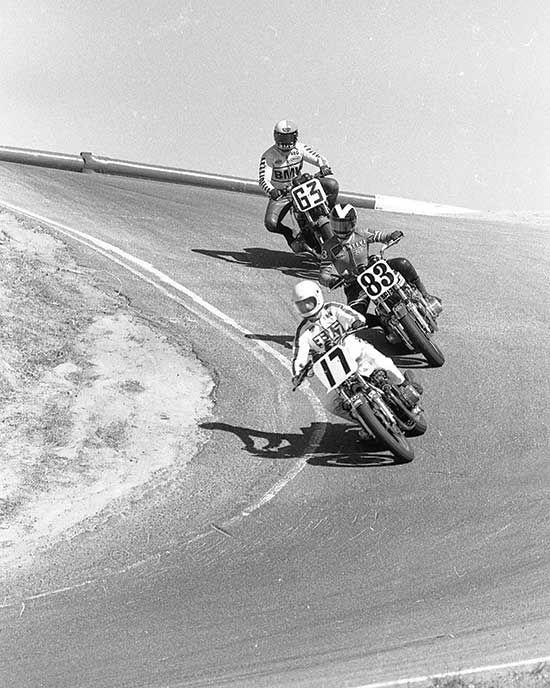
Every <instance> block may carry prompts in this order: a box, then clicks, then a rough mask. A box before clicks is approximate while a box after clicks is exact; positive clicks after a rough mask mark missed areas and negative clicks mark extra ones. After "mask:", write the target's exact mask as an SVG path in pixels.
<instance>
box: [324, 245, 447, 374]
mask: <svg viewBox="0 0 550 688" xmlns="http://www.w3.org/2000/svg"><path fill="white" fill-rule="evenodd" d="M399 241H400V238H399V239H395V240H394V241H391V242H389V243H388V244H385V245H384V246H382V248H381V249H380V251H379V252H378V253H377V254H373V255H371V256H369V259H368V261H367V263H366V265H359V266H357V270H356V271H355V272H354V276H355V279H356V280H357V283H358V284H359V286H360V287H361V289H362V290H363V292H364V293H365V294H366V296H367V297H368V299H370V301H371V303H373V305H374V311H375V313H376V315H377V316H378V317H379V318H380V321H381V323H382V327H383V328H384V331H385V332H386V333H387V334H389V335H390V337H391V336H392V335H393V337H392V338H391V339H390V341H398V342H402V343H403V344H404V345H405V346H406V347H407V349H409V350H410V351H419V352H420V353H421V354H422V355H423V356H424V358H425V359H426V361H427V362H428V363H429V364H430V365H431V366H433V367H436V368H437V367H440V366H442V365H443V363H445V356H444V355H443V352H442V351H441V349H440V348H439V346H437V344H436V343H435V342H434V341H433V340H432V337H433V335H434V333H435V332H437V330H438V326H437V316H438V315H439V314H440V313H441V310H442V308H441V304H440V303H439V302H434V303H429V302H428V301H427V300H426V298H425V297H424V296H423V295H422V294H421V293H420V291H419V290H418V289H417V288H416V287H414V286H413V285H412V284H409V283H408V282H407V281H406V280H405V278H404V277H403V275H401V273H399V272H396V271H395V270H393V269H392V268H391V267H390V265H389V263H387V262H386V261H385V260H384V252H385V251H386V250H387V249H388V248H390V246H393V245H394V244H396V243H398V242H399ZM346 281H347V279H346V278H342V279H341V280H339V281H338V282H337V283H336V284H335V285H334V286H333V287H332V289H335V288H337V287H339V286H342V284H344V283H345V282H346ZM357 310H359V309H357Z"/></svg>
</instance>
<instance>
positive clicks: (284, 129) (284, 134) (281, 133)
mask: <svg viewBox="0 0 550 688" xmlns="http://www.w3.org/2000/svg"><path fill="white" fill-rule="evenodd" d="M273 138H274V139H275V145H276V146H277V148H278V149H279V150H281V151H284V152H287V151H289V150H292V148H294V146H295V145H296V141H297V140H298V127H297V126H296V125H295V124H294V122H291V121H290V120H289V119H282V120H281V121H280V122H277V124H276V125H275V128H274V129H273Z"/></svg>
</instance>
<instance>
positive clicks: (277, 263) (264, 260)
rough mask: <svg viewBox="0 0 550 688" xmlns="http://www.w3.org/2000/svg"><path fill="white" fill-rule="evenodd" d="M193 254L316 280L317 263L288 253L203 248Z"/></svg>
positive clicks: (310, 258) (308, 258)
mask: <svg viewBox="0 0 550 688" xmlns="http://www.w3.org/2000/svg"><path fill="white" fill-rule="evenodd" d="M191 251H192V252H193V253H200V254H201V255H203V256H208V257H209V258H216V259H217V260H223V261H225V262H226V263H236V264H238V265H246V266H248V267H250V268H258V269H260V270H277V271H278V272H282V273H283V274H285V275H290V276H291V277H296V278H300V279H317V277H318V275H319V263H318V262H317V261H316V260H315V259H314V258H312V257H310V256H301V255H297V254H295V253H292V252H291V251H290V249H289V250H288V251H274V250H272V249H269V248H261V247H252V248H244V249H243V250H242V251H222V250H218V251H214V250H210V249H204V248H192V249H191Z"/></svg>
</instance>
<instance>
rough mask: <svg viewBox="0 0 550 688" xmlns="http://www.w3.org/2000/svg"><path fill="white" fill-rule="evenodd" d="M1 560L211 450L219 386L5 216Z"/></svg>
mask: <svg viewBox="0 0 550 688" xmlns="http://www.w3.org/2000/svg"><path fill="white" fill-rule="evenodd" d="M0 254H1V257H2V268H3V269H2V271H1V273H0V401H1V408H0V562H1V563H6V562H8V561H11V560H15V559H18V558H21V557H22V556H23V555H25V554H29V553H30V552H31V551H32V548H33V547H35V546H37V545H41V546H42V545H44V544H48V543H51V542H54V541H55V540H56V539H57V538H59V537H60V536H61V535H62V534H64V535H66V534H67V532H69V531H70V529H72V528H73V529H74V527H75V526H76V525H77V524H79V523H81V522H83V521H84V520H85V519H87V518H89V517H91V516H93V515H95V514H97V513H98V512H99V511H101V510H102V509H103V508H105V507H106V506H107V505H108V504H109V503H110V502H112V501H113V500H115V499H117V498H120V497H124V496H125V495H127V494H128V493H129V492H130V491H131V490H132V489H133V488H135V487H137V486H140V485H143V484H144V483H146V482H147V481H148V480H150V479H151V477H152V476H153V474H154V473H155V472H156V471H159V470H160V469H166V468H169V467H170V466H176V465H177V467H178V469H180V468H181V465H182V463H185V462H187V461H189V460H190V459H191V458H192V456H193V455H194V454H195V453H196V451H197V450H198V449H199V448H200V445H201V444H202V442H204V441H205V436H204V433H203V434H201V433H200V432H199V430H198V428H197V426H198V423H199V422H201V421H203V420H204V419H205V418H208V417H209V415H210V413H211V410H212V408H211V407H212V401H211V398H210V395H211V392H212V389H213V381H212V379H211V378H210V376H209V375H208V372H207V370H206V368H205V367H204V366H202V364H201V363H200V362H199V361H198V360H197V359H196V357H194V356H193V355H192V354H191V352H186V353H185V355H183V354H182V352H181V351H179V350H178V349H176V348H175V347H174V346H173V345H171V344H170V343H169V342H168V341H167V340H166V339H165V338H164V337H163V336H162V335H161V334H160V333H159V332H157V331H155V330H154V329H153V328H152V327H151V326H150V325H149V324H148V323H147V322H145V321H141V320H140V318H139V315H138V314H136V313H133V312H132V311H130V310H129V309H128V307H127V302H126V300H125V299H124V298H123V296H122V295H117V294H116V293H115V295H113V296H108V295H106V294H105V293H104V291H102V290H100V289H98V288H97V287H96V286H94V283H93V275H92V273H91V272H90V271H87V270H84V269H82V268H79V266H78V265H76V264H75V263H74V261H73V260H72V258H71V256H70V254H69V252H68V251H67V249H66V248H65V246H64V245H63V243H62V242H60V241H58V240H57V239H55V238H54V237H53V236H51V235H50V234H48V233H47V232H45V231H43V230H42V229H41V228H40V227H37V226H34V225H33V224H32V223H28V222H26V221H19V220H17V219H16V218H15V217H14V216H12V215H11V214H8V213H5V212H2V213H0Z"/></svg>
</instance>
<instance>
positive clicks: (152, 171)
mask: <svg viewBox="0 0 550 688" xmlns="http://www.w3.org/2000/svg"><path fill="white" fill-rule="evenodd" d="M0 161H4V162H13V163H20V164H23V165H38V166H40V167H52V168H55V169H60V170H68V171H70V172H95V173H99V174H112V175H120V176H124V177H138V178H141V179H149V180H151V181H160V182H170V183H172V184H186V185H189V186H202V187H205V188H209V189H219V190H222V191H237V192H240V193H247V194H253V195H256V196H265V194H264V192H263V191H262V190H261V189H260V187H259V186H258V181H257V180H255V179H246V178H243V177H231V176H228V175H219V174H210V173H208V172H196V171H194V170H183V169H180V168H177V167H164V166H162V165H148V164H144V163H139V162H131V161H130V160H116V159H115V158H107V157H104V156H99V155H94V154H93V153H91V152H82V153H80V155H67V154H64V153H54V152H51V151H42V150H32V149H28V148H12V147H9V146H0ZM338 200H339V201H340V202H342V203H352V204H353V205H355V206H356V207H358V208H368V209H370V210H387V211H391V212H398V213H399V212H401V213H420V214H423V215H435V214H441V215H448V214H451V215H452V214H468V213H475V212H476V211H474V210H470V209H469V208H458V207H456V206H449V205H441V204H436V203H428V202H426V201H414V200H411V199H406V198H397V197H394V196H380V195H373V194H360V193H353V192H349V191H340V192H339V194H338Z"/></svg>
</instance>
